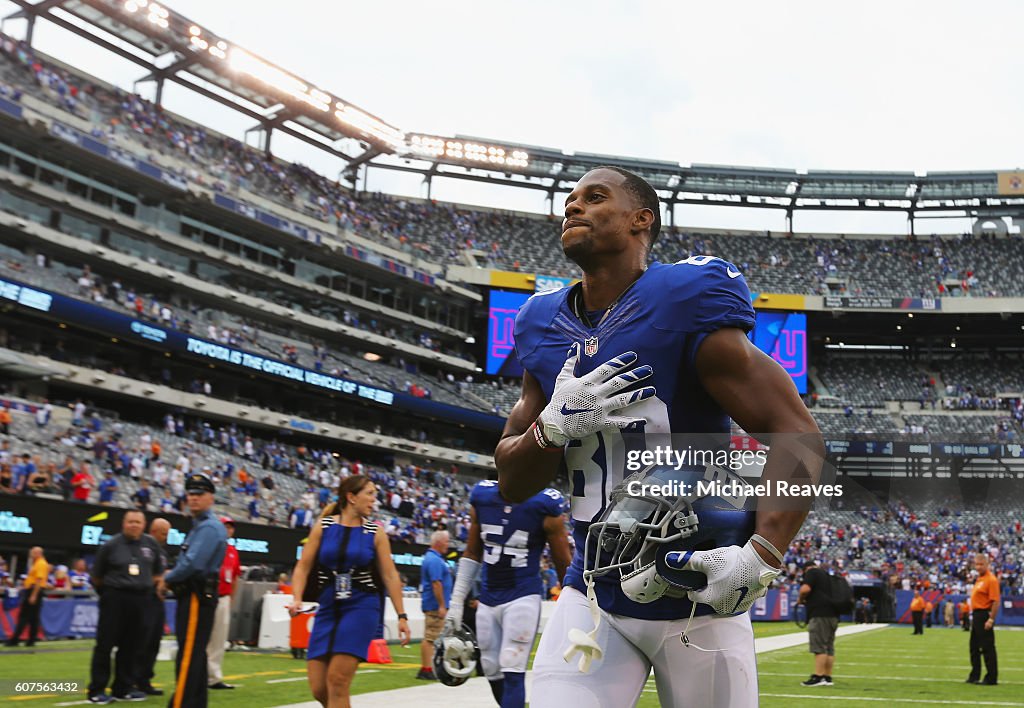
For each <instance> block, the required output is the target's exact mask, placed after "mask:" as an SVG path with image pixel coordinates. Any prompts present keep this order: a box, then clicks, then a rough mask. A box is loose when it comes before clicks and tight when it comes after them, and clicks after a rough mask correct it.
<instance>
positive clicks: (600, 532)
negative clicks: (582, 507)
mask: <svg viewBox="0 0 1024 708" xmlns="http://www.w3.org/2000/svg"><path fill="white" fill-rule="evenodd" d="M670 473H671V470H665V469H664V468H657V469H654V470H651V469H648V470H643V471H641V472H637V473H635V474H633V475H630V476H629V477H627V478H626V479H624V480H623V481H622V482H621V483H620V484H618V485H617V486H616V487H615V489H613V490H612V493H611V495H610V498H609V503H608V506H607V507H606V508H605V510H604V512H603V513H602V514H601V516H600V517H599V518H598V520H597V521H595V522H593V523H592V524H591V525H590V528H589V530H588V533H587V540H586V548H585V554H584V570H583V578H584V580H585V581H586V582H587V583H588V584H589V583H591V582H593V580H594V579H595V578H599V577H602V576H605V575H607V574H608V573H611V572H613V571H616V570H617V571H619V572H620V574H621V575H620V582H621V586H622V591H623V592H624V593H625V595H626V596H627V597H628V598H629V599H631V600H633V601H634V602H639V603H648V602H653V601H654V600H657V599H658V598H660V597H661V596H662V595H664V594H665V592H666V591H669V590H670V589H671V588H672V587H673V584H672V583H670V582H669V581H668V580H666V579H665V578H664V577H663V576H661V575H660V574H659V573H658V570H657V567H656V566H657V563H656V561H657V559H658V557H659V556H663V555H664V554H665V553H666V552H667V551H668V550H671V549H672V548H674V547H676V546H678V544H679V543H680V542H681V541H683V540H684V539H686V538H688V537H690V536H692V535H693V534H695V533H696V532H697V529H698V526H699V522H698V519H697V514H696V513H695V512H694V510H693V506H692V505H691V503H690V499H689V498H688V497H686V496H681V495H676V496H658V495H654V494H648V495H643V496H640V495H637V494H630V493H629V490H630V489H631V488H632V489H633V490H634V491H636V490H638V489H642V485H643V483H644V482H647V483H648V484H651V483H656V484H657V485H662V484H665V483H666V482H668V481H671V480H670V479H666V478H665V477H666V476H667V474H670ZM592 542H593V543H594V545H595V550H596V553H595V554H594V556H591V543H592ZM591 562H593V568H591V567H590V565H591ZM679 589H680V590H683V591H685V590H688V589H692V588H687V587H680V588H679Z"/></svg>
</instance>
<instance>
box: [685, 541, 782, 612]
mask: <svg viewBox="0 0 1024 708" xmlns="http://www.w3.org/2000/svg"><path fill="white" fill-rule="evenodd" d="M666 560H667V559H666ZM681 569H682V570H696V571H699V572H701V573H704V574H705V575H707V576H708V584H707V587H705V588H704V589H703V590H691V591H690V592H688V593H687V597H689V598H690V601H691V602H699V603H702V604H705V605H710V606H711V607H712V608H714V610H715V612H716V613H717V614H720V615H741V614H743V613H744V612H746V611H747V610H749V609H750V607H751V606H752V605H753V604H754V601H755V600H757V598H759V597H762V596H764V594H765V593H766V592H768V586H769V585H771V584H772V581H773V580H775V578H776V577H778V575H779V574H780V573H781V572H782V569H781V568H775V567H772V566H770V565H768V564H767V563H765V562H764V559H763V558H761V555H760V554H759V553H758V552H757V550H756V549H755V548H754V546H753V545H752V542H751V541H747V544H746V545H745V546H743V548H740V547H739V546H723V547H721V548H712V549H711V550H710V551H693V552H692V554H691V555H690V557H689V560H688V562H687V563H685V564H684V565H683V567H682V568H681Z"/></svg>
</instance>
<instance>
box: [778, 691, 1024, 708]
mask: <svg viewBox="0 0 1024 708" xmlns="http://www.w3.org/2000/svg"><path fill="white" fill-rule="evenodd" d="M761 696H762V697H768V698H807V699H810V700H812V701H874V702H880V703H893V704H899V703H927V704H928V705H931V706H933V705H947V706H1024V703H1008V702H1005V701H948V700H947V701H943V700H938V699H935V698H877V697H867V696H826V695H823V694H822V693H821V692H820V691H819V692H818V693H762V694H761Z"/></svg>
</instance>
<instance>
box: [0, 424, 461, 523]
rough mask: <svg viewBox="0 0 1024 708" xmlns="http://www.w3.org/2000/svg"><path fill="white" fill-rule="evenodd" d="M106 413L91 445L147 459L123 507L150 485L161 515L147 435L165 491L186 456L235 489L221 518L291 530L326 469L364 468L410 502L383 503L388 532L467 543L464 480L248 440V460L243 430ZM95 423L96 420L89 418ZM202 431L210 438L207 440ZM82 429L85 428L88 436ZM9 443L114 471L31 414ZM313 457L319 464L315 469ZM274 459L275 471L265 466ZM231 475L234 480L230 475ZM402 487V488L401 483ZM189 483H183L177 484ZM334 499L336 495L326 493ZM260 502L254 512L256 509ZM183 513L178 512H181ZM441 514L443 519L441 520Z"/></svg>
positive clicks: (224, 487) (316, 499)
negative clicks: (175, 428)
mask: <svg viewBox="0 0 1024 708" xmlns="http://www.w3.org/2000/svg"><path fill="white" fill-rule="evenodd" d="M109 415H113V414H107V415H104V416H102V417H101V422H102V429H101V430H100V431H99V432H98V433H96V434H95V435H91V436H90V440H92V441H95V440H97V439H98V438H102V439H103V440H107V441H110V440H112V439H116V440H117V441H118V443H119V446H118V449H119V450H121V451H126V452H129V453H131V454H135V453H136V452H137V453H138V454H139V455H140V456H141V457H142V458H143V459H144V460H145V464H146V467H145V469H144V470H143V472H142V475H141V476H140V477H139V478H138V479H135V478H133V477H132V476H131V475H130V474H128V473H127V472H121V473H120V474H118V475H116V476H115V479H116V480H117V482H118V485H119V487H118V489H117V490H116V492H115V494H114V499H113V502H112V504H113V505H114V506H121V507H133V506H135V505H134V503H133V502H132V500H131V497H132V494H134V493H135V491H136V490H137V489H138V487H139V483H140V482H141V480H142V479H147V480H149V481H150V482H151V488H152V495H153V501H152V503H151V504H150V508H151V509H157V508H160V499H161V498H162V496H163V487H162V486H160V485H157V484H156V483H155V482H154V481H153V469H154V464H153V463H154V462H155V461H154V460H153V459H152V456H151V453H150V451H148V450H145V449H143V447H142V446H141V444H140V440H141V438H142V437H143V435H148V436H149V439H151V440H153V441H155V442H158V443H159V444H160V445H161V447H162V450H161V454H160V459H161V460H162V461H163V462H164V464H165V466H166V468H167V474H168V479H167V483H166V487H167V488H168V489H172V488H173V482H172V480H173V479H174V473H173V471H174V469H175V467H176V465H177V464H178V461H179V460H180V459H181V458H183V457H186V458H188V459H189V460H190V462H191V469H203V468H207V467H208V468H210V472H211V474H214V475H215V476H216V477H217V478H218V479H225V478H230V479H232V480H233V482H232V483H230V484H228V483H219V484H218V492H217V504H218V507H219V509H220V512H221V513H224V514H228V515H231V516H233V517H236V518H241V519H246V520H249V521H252V522H253V523H265V524H270V525H278V526H280V525H288V522H289V515H290V513H291V511H292V510H293V509H294V508H297V507H301V506H302V505H304V504H305V503H307V502H312V503H313V504H314V508H317V509H318V508H319V507H320V500H321V496H320V490H321V488H322V487H324V486H325V485H323V484H322V483H321V479H323V478H324V477H323V474H322V472H323V470H326V471H327V473H328V475H334V476H337V475H340V476H345V475H346V474H350V473H351V472H352V470H353V469H356V468H358V467H359V466H361V468H362V471H363V472H364V473H366V474H369V475H370V476H371V477H372V478H373V479H374V481H375V482H376V483H377V484H378V486H379V487H380V488H381V492H382V493H381V496H384V495H385V494H388V493H389V492H390V491H392V490H399V491H400V495H401V496H402V497H403V498H404V499H406V500H408V501H409V502H411V504H410V505H409V509H410V511H409V512H406V513H405V515H401V514H400V513H399V512H398V510H395V509H392V508H391V507H390V506H388V505H387V504H383V503H382V504H381V505H380V506H379V509H378V513H377V514H376V518H378V519H380V520H381V521H382V522H384V523H385V525H387V526H390V527H393V529H394V530H393V531H391V533H393V534H394V535H396V536H397V537H399V538H405V539H406V540H411V541H416V542H418V543H424V542H426V541H427V540H428V537H429V535H430V533H431V532H432V531H433V530H434V529H435V528H437V525H438V523H440V524H443V525H444V526H446V527H447V528H448V530H449V531H450V532H451V533H452V536H453V538H456V539H458V538H460V537H462V538H464V533H463V531H462V529H461V528H460V527H461V526H464V525H465V520H466V518H468V517H467V514H468V504H467V503H468V496H467V495H468V490H469V488H470V486H471V482H472V479H471V478H464V477H460V476H457V475H453V474H450V473H444V472H442V471H440V470H432V469H429V468H425V467H420V468H415V469H412V468H411V466H410V467H407V468H405V469H404V470H399V469H398V468H395V469H392V470H386V469H384V468H382V467H378V466H373V465H366V464H362V463H360V462H358V461H350V460H348V459H346V458H345V457H342V456H336V455H333V454H331V453H329V452H327V451H314V450H309V451H306V452H304V453H300V452H299V451H298V450H297V448H295V447H294V446H290V445H284V444H281V443H279V442H273V443H272V442H270V441H267V440H263V439H260V438H256V437H252V436H250V438H251V439H252V440H253V441H254V445H253V448H254V454H253V455H252V457H251V458H250V457H246V456H245V455H244V451H243V447H242V446H241V442H240V441H241V440H244V439H245V437H246V436H245V434H244V433H243V432H242V431H237V430H236V429H234V427H233V426H231V428H229V430H232V431H234V432H231V433H230V438H229V439H230V440H231V441H232V443H233V444H231V443H229V444H228V445H225V446H222V445H221V444H220V442H219V441H220V437H221V435H222V433H221V432H220V430H224V428H220V429H216V428H210V427H209V426H208V425H207V426H203V425H201V424H199V423H195V424H194V427H193V428H192V429H191V430H185V431H183V433H182V434H181V435H179V434H177V433H169V432H167V430H166V428H160V427H154V426H148V425H143V424H140V423H134V422H127V421H122V420H118V419H117V418H112V417H108V416H109ZM90 420H91V416H90ZM204 428H208V429H209V430H210V431H211V432H209V433H205V434H204V432H205V431H204ZM83 430H84V429H83ZM207 436H212V437H213V440H212V442H213V443H214V444H208V443H207V442H203V439H204V438H207ZM4 440H7V441H9V445H10V451H11V454H12V455H16V456H20V455H22V454H24V453H28V454H29V455H31V456H32V457H33V459H34V460H36V461H37V464H38V466H40V467H43V468H45V467H46V466H47V465H49V464H50V463H53V464H55V465H58V466H60V465H62V464H63V462H64V460H65V458H66V457H67V456H68V455H70V456H71V457H72V458H74V459H75V461H76V463H81V462H83V461H86V462H90V463H94V464H93V469H92V474H93V476H94V477H95V479H96V481H97V482H99V481H100V480H101V479H102V478H103V476H104V472H105V471H106V470H107V469H112V468H113V464H112V462H111V460H110V459H109V458H108V457H107V454H106V453H104V456H103V458H102V459H101V460H97V459H96V458H95V455H94V452H93V447H92V445H91V444H87V443H85V442H83V438H82V436H81V433H80V432H79V431H78V430H62V429H59V428H57V427H56V426H54V425H48V426H46V427H39V426H37V425H36V424H35V422H34V421H33V420H32V419H31V418H30V417H29V416H27V415H24V414H15V416H14V423H13V426H12V430H11V432H10V434H9V435H0V442H2V441H4ZM314 457H315V458H316V460H317V461H316V462H314ZM272 459H273V460H275V461H276V464H273V465H271V466H267V465H264V463H265V462H267V463H269V462H270V461H271V460H272ZM229 470H230V473H229ZM240 470H246V471H247V474H248V475H249V476H250V477H252V478H253V479H254V480H255V481H256V486H255V487H254V489H253V490H251V491H245V490H244V489H243V488H242V487H241V485H240V483H239V471H240ZM265 479H269V480H270V483H271V484H272V485H273V490H274V491H273V493H268V492H267V491H265V490H267V487H266V486H265V483H264V482H263V480H265ZM401 480H404V482H401V483H400V481H401ZM178 481H179V483H183V478H181V477H179V478H178ZM183 491H184V489H183V487H181V488H180V489H177V490H176V493H175V494H174V498H175V501H176V504H177V502H178V500H179V499H180V497H181V496H182V494H183ZM327 491H328V492H332V493H333V489H331V488H328V490H327ZM56 493H59V488H58V486H57V485H56V483H53V484H52V485H51V490H50V491H49V494H50V495H53V494H56ZM97 500H98V496H97V495H96V492H95V490H94V492H93V494H92V496H91V497H90V501H93V502H96V501H97ZM254 500H256V507H255V511H256V512H257V513H258V515H254V514H253V512H254V507H252V506H251V502H253V501H254ZM177 508H180V507H177ZM435 509H436V510H438V512H439V513H435Z"/></svg>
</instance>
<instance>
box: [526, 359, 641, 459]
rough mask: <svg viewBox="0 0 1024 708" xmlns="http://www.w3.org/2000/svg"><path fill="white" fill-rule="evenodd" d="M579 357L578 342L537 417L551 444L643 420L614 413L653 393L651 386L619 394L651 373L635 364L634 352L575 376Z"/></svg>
mask: <svg viewBox="0 0 1024 708" xmlns="http://www.w3.org/2000/svg"><path fill="white" fill-rule="evenodd" d="M579 356H580V345H579V342H576V343H575V344H573V345H572V349H570V350H569V356H568V358H566V360H565V364H564V365H563V366H562V371H561V373H559V375H558V378H557V379H556V380H555V390H554V391H553V392H552V393H551V401H550V402H549V403H548V405H547V407H546V408H544V410H543V411H541V414H540V416H539V417H538V418H537V424H538V425H539V426H540V428H541V431H542V432H543V433H544V437H545V438H547V440H548V441H549V442H551V443H552V444H554V445H558V446H562V445H565V443H566V442H567V441H569V440H579V439H581V438H585V437H587V436H588V435H591V434H593V433H596V432H597V431H599V430H610V429H613V428H625V427H626V426H628V425H630V424H632V423H635V422H637V421H639V420H642V418H627V417H625V416H622V415H613V413H614V412H615V411H619V410H621V409H623V408H627V407H629V406H632V405H635V404H637V403H640V402H641V401H646V400H647V399H648V398H653V397H654V394H655V390H654V387H653V386H647V387H645V388H641V389H636V390H633V391H629V392H626V393H618V391H621V390H622V389H624V388H626V387H627V386H631V385H633V384H635V383H636V382H637V381H643V380H644V379H646V378H649V377H651V376H652V375H653V374H654V370H653V369H652V368H651V367H650V366H647V365H646V364H645V365H643V366H634V364H636V360H637V356H636V352H626V353H624V354H620V355H619V356H617V357H615V358H614V359H610V360H608V361H606V362H605V363H604V364H601V366H599V367H597V368H596V369H594V370H593V371H591V372H590V373H589V374H587V375H585V376H581V377H579V378H577V377H576V375H575V369H576V364H577V362H578V361H579Z"/></svg>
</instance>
